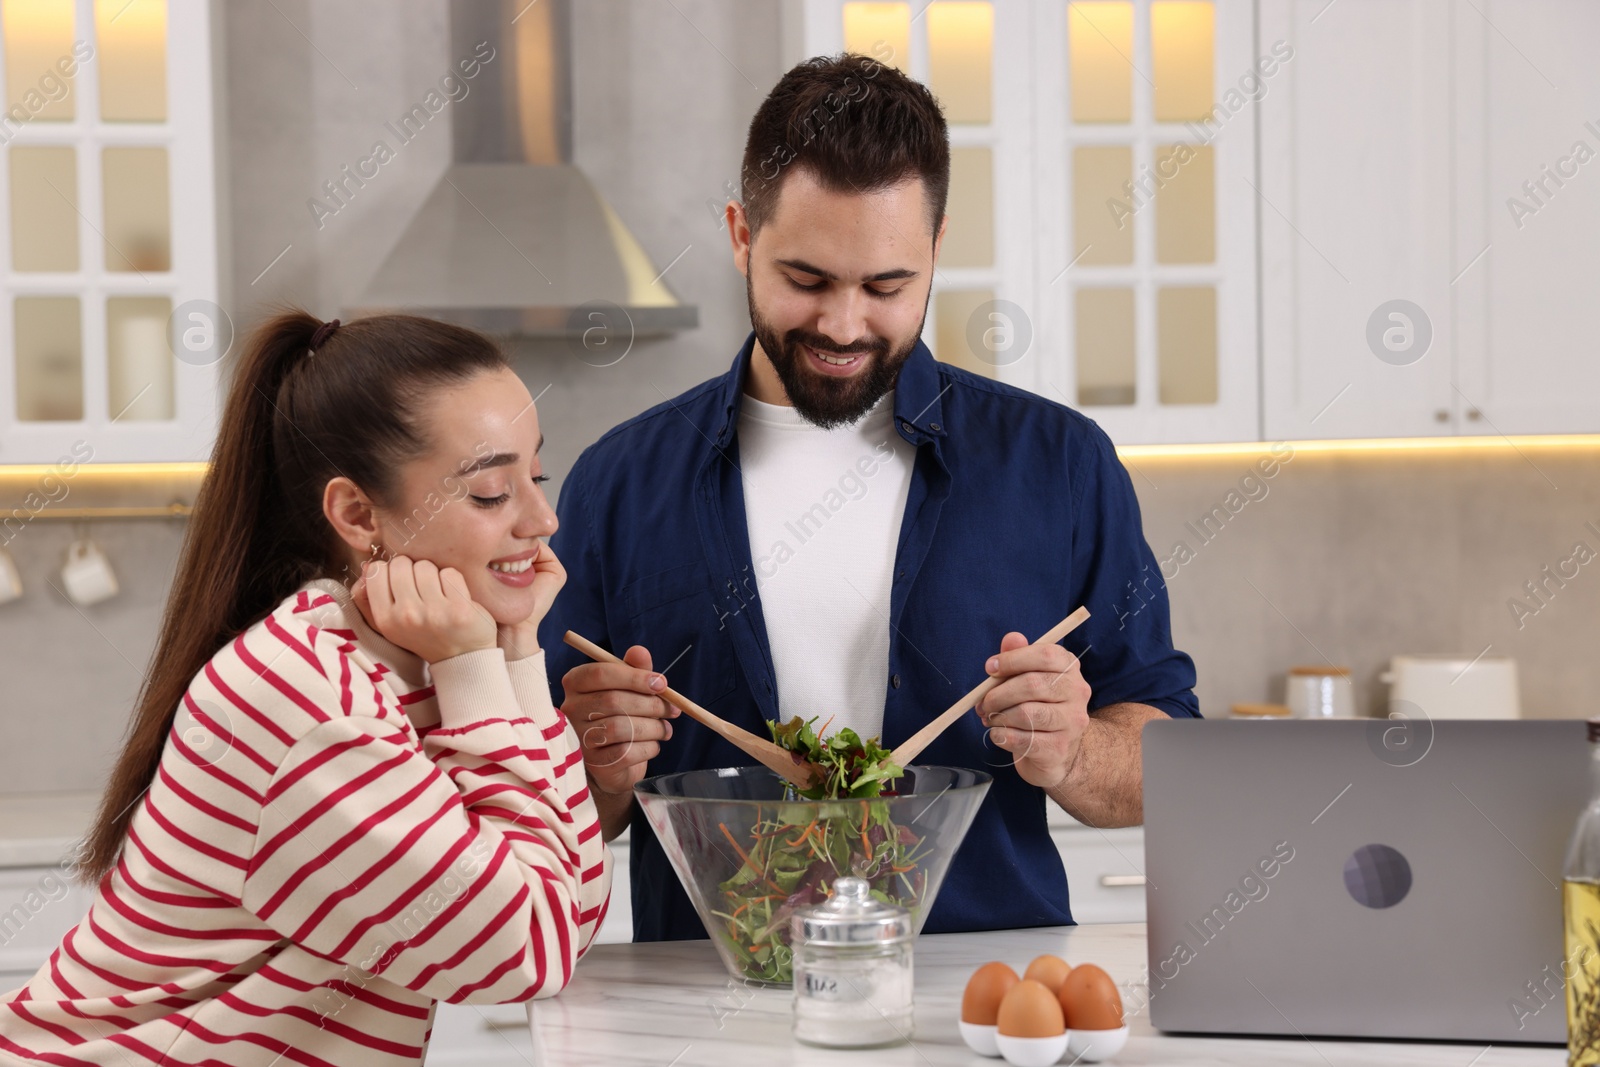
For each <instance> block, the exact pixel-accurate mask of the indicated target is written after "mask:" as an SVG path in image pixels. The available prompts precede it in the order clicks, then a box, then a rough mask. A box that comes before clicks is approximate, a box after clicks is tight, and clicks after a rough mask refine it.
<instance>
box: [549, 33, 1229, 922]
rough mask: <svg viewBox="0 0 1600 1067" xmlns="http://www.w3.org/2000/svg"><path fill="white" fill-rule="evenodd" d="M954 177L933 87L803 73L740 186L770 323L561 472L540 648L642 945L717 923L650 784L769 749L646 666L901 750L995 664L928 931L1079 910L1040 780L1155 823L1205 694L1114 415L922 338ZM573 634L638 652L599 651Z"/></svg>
mask: <svg viewBox="0 0 1600 1067" xmlns="http://www.w3.org/2000/svg"><path fill="white" fill-rule="evenodd" d="M949 175H950V149H949V141H948V137H947V133H946V129H945V123H944V119H943V117H942V115H941V114H940V112H939V108H938V105H937V104H936V102H935V101H934V99H933V97H932V95H931V94H929V92H928V91H927V89H926V88H924V87H923V86H922V85H920V84H918V83H916V82H913V81H911V80H910V79H908V78H906V77H905V76H903V75H902V74H900V73H899V72H898V71H896V70H894V69H893V68H889V67H884V66H881V65H879V64H877V63H876V62H874V61H872V60H870V59H867V58H865V57H862V56H843V57H838V58H833V59H813V60H810V61H808V62H805V63H802V64H800V65H799V66H797V67H795V68H794V69H793V70H791V71H790V72H789V73H788V74H786V75H785V76H784V77H783V79H782V80H781V81H780V82H779V83H778V85H777V86H776V87H775V88H774V89H773V90H772V93H771V94H770V95H769V96H768V97H767V99H766V101H765V102H764V103H763V104H762V105H761V108H760V109H759V110H758V111H757V112H756V116H755V119H754V120H753V121H752V122H751V124H750V133H749V139H748V141H747V143H746V145H745V153H744V164H743V173H742V175H741V179H742V189H741V193H742V195H743V197H744V200H743V203H739V202H737V201H736V202H733V203H730V204H729V205H728V207H727V221H728V230H729V233H730V235H731V238H732V244H733V259H734V264H735V266H737V267H738V269H739V271H740V273H742V274H743V275H744V277H745V282H746V290H747V292H748V295H749V304H750V322H751V325H752V327H753V331H752V333H751V335H750V336H749V337H748V338H747V339H746V340H745V343H744V346H743V347H742V348H741V349H740V350H739V354H738V356H737V357H736V358H735V360H734V363H733V367H732V369H731V370H730V371H729V372H728V373H727V374H726V375H724V376H723V377H721V378H717V379H714V380H712V381H709V382H705V383H703V384H702V385H700V386H698V387H696V388H694V389H691V390H689V391H688V392H687V393H684V394H683V395H681V396H678V397H676V398H674V399H672V400H670V401H668V402H666V403H664V404H661V405H659V406H657V407H655V408H652V409H651V410H649V411H647V412H645V413H644V414H642V415H640V416H638V417H637V418H634V419H631V420H629V421H628V422H625V423H623V424H622V425H621V426H618V427H617V428H615V429H613V430H612V431H610V432H609V433H607V434H606V435H605V436H604V437H602V438H601V439H600V440H599V441H598V442H597V443H595V444H594V445H593V446H592V447H590V448H589V449H588V450H587V451H585V452H584V454H583V455H582V457H581V458H580V459H579V460H578V462H577V464H576V465H575V466H574V467H573V470H572V472H571V474H570V475H569V476H568V478H567V481H566V484H565V486H564V488H563V490H562V493H561V500H560V506H559V509H558V510H559V514H560V519H561V528H560V531H559V532H558V533H557V534H556V536H555V538H554V540H553V542H552V544H553V547H554V548H555V550H556V553H557V555H558V556H559V557H560V558H561V559H562V561H563V562H564V563H565V565H566V567H567V572H568V575H569V580H568V582H567V586H566V589H565V591H564V592H563V593H562V595H561V597H560V598H559V599H558V600H557V602H556V605H555V607H554V609H553V610H552V611H551V612H550V614H549V615H548V616H547V617H546V619H545V625H544V627H543V630H542V632H541V635H540V643H541V646H542V647H543V648H545V649H546V650H547V651H546V655H547V656H548V657H549V661H550V677H551V678H553V679H554V678H560V679H561V688H562V691H561V693H558V694H557V695H558V697H560V700H559V703H560V705H561V707H562V709H563V711H564V712H565V713H566V715H567V716H568V718H570V719H571V720H572V722H573V724H574V726H575V727H576V729H577V731H578V734H579V736H580V738H582V740H583V749H584V760H585V763H586V767H587V771H588V775H589V781H590V787H591V789H592V790H593V791H594V795H595V800H596V803H597V804H598V806H599V810H600V812H601V819H602V823H603V824H604V827H605V834H606V837H607V838H608V839H609V838H612V837H615V836H616V835H617V834H620V833H621V832H622V831H623V829H625V828H626V827H627V826H628V825H630V820H631V823H632V825H633V828H634V832H633V835H632V876H633V915H634V935H635V937H636V939H638V940H663V939H679V938H693V937H701V936H704V928H703V927H702V926H701V923H700V920H699V919H698V918H697V917H696V915H695V913H694V910H693V908H692V907H691V905H690V903H689V901H688V898H687V897H686V896H685V895H684V893H683V891H682V889H681V887H680V886H679V884H678V879H677V877H676V876H675V875H674V874H673V872H672V869H671V866H670V864H669V863H668V861H667V858H666V856H665V854H664V853H663V851H662V849H661V846H660V844H659V843H658V841H657V840H656V836H655V834H654V833H653V832H652V831H651V830H650V829H649V827H648V826H647V825H646V824H645V823H644V821H643V819H642V817H641V816H639V814H638V812H637V809H636V806H635V805H634V803H633V800H632V796H631V787H632V786H633V784H634V783H635V782H637V781H639V780H640V778H642V777H644V776H645V775H646V774H651V775H655V774H666V773H671V772H674V771H684V770H693V769H696V768H703V767H722V766H734V765H740V764H746V763H749V762H750V761H749V760H748V758H747V757H745V756H744V755H743V754H742V753H741V752H739V751H738V750H736V749H735V748H733V747H732V746H730V745H728V744H727V743H726V742H724V741H722V740H721V739H720V738H718V737H717V736H716V735H714V734H712V733H711V732H710V731H709V730H706V729H704V728H703V727H701V726H699V725H698V724H697V723H694V722H692V721H690V720H688V719H680V718H678V717H677V714H678V713H677V711H676V710H675V709H673V708H671V707H670V706H669V705H668V704H666V702H665V701H663V700H662V699H661V698H660V697H659V696H658V695H656V694H657V693H658V692H659V691H660V689H662V688H664V687H665V684H666V681H665V678H664V677H663V675H662V673H659V672H657V671H654V670H652V669H651V668H652V666H653V665H655V664H660V665H661V668H662V670H663V671H665V672H666V673H667V674H668V675H670V677H671V679H672V684H673V686H674V687H675V688H677V689H678V690H680V691H681V692H683V693H684V694H685V695H687V696H689V697H691V698H693V699H694V700H696V701H698V702H699V703H700V704H702V705H704V706H706V707H708V708H710V709H711V710H712V711H714V712H716V713H717V714H719V715H721V716H723V717H724V718H726V719H728V720H729V721H731V722H734V723H737V724H738V725H740V726H743V727H745V728H747V729H749V730H751V731H752V732H754V733H756V734H759V735H763V736H765V734H766V727H765V721H766V720H770V719H781V720H785V721H786V720H788V719H789V718H791V717H793V716H795V715H799V716H803V717H805V718H811V717H812V716H818V717H820V718H819V722H818V725H819V726H821V725H822V723H823V722H826V721H828V720H829V719H831V720H832V724H831V726H830V730H836V729H838V728H840V727H844V726H849V727H852V728H853V729H855V730H856V731H857V732H858V733H859V734H861V735H862V736H863V737H870V736H874V735H879V734H881V735H882V738H883V742H884V744H886V745H888V746H890V747H893V746H894V745H895V744H897V743H899V742H900V741H903V740H905V739H906V738H907V737H909V736H910V735H911V734H912V733H914V732H915V731H916V730H917V729H918V728H919V727H920V726H922V725H924V724H925V723H926V722H928V721H929V720H930V719H931V718H932V717H933V716H935V715H937V714H938V713H939V712H941V711H943V710H944V709H945V708H946V707H948V706H949V705H950V704H952V703H953V702H954V701H955V700H956V699H957V698H958V697H959V696H960V695H961V694H962V693H964V692H966V691H967V690H968V689H970V688H971V687H972V686H973V685H974V684H975V683H976V682H978V681H979V680H981V679H982V677H983V672H984V671H985V670H987V671H988V672H989V673H990V674H995V675H998V676H1000V678H1001V679H1002V680H1001V682H1000V684H999V685H998V686H996V687H995V689H994V690H992V691H991V692H990V693H989V695H988V696H987V697H986V698H985V699H984V701H983V702H982V703H981V704H980V705H979V707H978V709H977V714H974V715H970V716H966V717H964V718H963V719H962V720H961V721H960V722H959V723H957V724H956V725H955V726H953V727H951V728H950V729H949V730H947V731H946V732H945V733H944V735H943V736H942V737H940V738H939V740H938V741H936V742H935V743H934V744H933V745H931V746H930V747H929V748H928V749H927V750H926V751H925V752H924V753H923V755H922V757H921V758H920V760H919V761H918V762H921V763H927V764H945V765H957V766H970V767H978V768H981V769H984V770H987V771H989V772H990V773H992V774H993V775H994V778H995V781H994V785H993V787H992V788H991V790H990V793H989V796H988V797H987V799H986V800H985V803H984V805H983V807H982V809H981V810H980V812H979V814H978V816H977V819H976V820H975V822H974V823H973V826H972V829H971V831H970V832H969V834H968V836H967V839H966V842H965V844H964V845H963V847H962V849H961V850H960V852H959V853H958V854H957V856H956V858H955V861H954V863H953V865H952V867H951V870H950V872H949V874H948V876H947V878H946V880H945V883H944V887H943V889H942V890H941V891H940V895H939V898H938V900H937V901H936V903H935V905H934V908H933V911H932V913H931V914H930V916H929V918H928V922H927V925H926V927H925V928H926V929H927V930H928V931H929V932H938V931H947V930H973V929H986V928H988V929H993V928H1001V927H1020V926H1038V925H1047V924H1057V923H1069V922H1071V921H1072V913H1071V910H1070V908H1069V906H1068V898H1067V881H1066V877H1065V875H1064V872H1063V870H1062V865H1061V860H1060V856H1059V854H1058V853H1057V852H1056V849H1055V847H1054V845H1053V844H1052V843H1051V840H1050V837H1049V834H1048V831H1047V829H1046V825H1045V802H1046V800H1047V799H1048V800H1049V801H1050V802H1052V803H1056V804H1059V805H1061V806H1062V807H1063V808H1065V809H1066V810H1067V811H1069V812H1071V813H1072V814H1073V815H1075V816H1077V817H1078V818H1079V819H1081V820H1083V821H1084V822H1087V823H1090V824H1092V825H1096V826H1128V825H1133V824H1137V823H1139V822H1140V821H1141V819H1142V805H1141V799H1140V795H1141V785H1142V780H1141V771H1140V759H1139V730H1140V727H1141V726H1142V725H1143V724H1144V723H1145V722H1147V721H1148V720H1150V719H1154V718H1158V717H1160V716H1162V715H1171V716H1184V715H1198V714H1199V712H1198V709H1197V705H1196V701H1195V698H1194V694H1193V692H1192V687H1193V685H1194V665H1193V663H1192V662H1191V661H1190V659H1189V657H1188V656H1186V655H1184V654H1183V653H1181V652H1178V651H1175V650H1174V649H1173V647H1172V641H1171V637H1170V633H1169V626H1168V605H1167V596H1166V591H1165V588H1164V585H1163V583H1162V581H1161V577H1160V572H1159V570H1158V568H1157V566H1156V562H1155V559H1154V557H1153V555H1152V554H1151V552H1150V549H1149V546H1148V545H1146V543H1145V541H1144V537H1143V534H1142V531H1141V528H1140V524H1139V508H1138V502H1137V500H1136V499H1135V497H1134V494H1133V488H1132V485H1131V484H1130V482H1129V480H1128V476H1127V473H1126V472H1125V471H1124V470H1123V468H1122V466H1121V465H1120V463H1118V461H1117V458H1116V454H1115V452H1114V451H1113V449H1112V446H1111V443H1110V441H1109V440H1107V438H1106V436H1105V434H1104V433H1102V432H1101V431H1100V429H1099V428H1098V427H1096V426H1095V425H1094V423H1092V422H1090V421H1089V420H1088V419H1087V418H1085V417H1083V416H1082V415H1079V414H1078V413H1076V412H1074V411H1072V410H1070V409H1068V408H1066V407H1063V406H1061V405H1059V404H1055V403H1052V402H1050V401H1048V400H1045V399H1043V398H1041V397H1038V396H1035V395H1033V394H1031V393H1027V392H1023V391H1022V390H1018V389H1014V388H1010V387H1008V386H1005V385H1001V384H999V383H997V382H993V381H990V380H988V379H986V378H982V377H978V376H976V375H972V374H969V373H966V372H964V371H961V370H958V369H955V368H953V367H951V366H949V365H947V364H943V363H938V362H935V361H934V359H933V357H932V355H931V354H930V353H929V351H928V349H927V348H926V347H925V346H924V345H923V344H922V343H921V341H920V340H919V337H920V335H921V333H922V327H923V320H924V318H925V316H926V314H927V306H928V296H929V287H930V284H931V282H932V277H933V270H934V265H935V264H936V263H937V261H938V257H939V246H940V243H941V241H942V239H943V236H944V232H945V217H944V208H945V196H946V192H947V189H948V187H949ZM1080 604H1081V605H1086V606H1087V607H1088V608H1089V610H1090V611H1091V612H1092V617H1091V618H1090V620H1089V621H1088V622H1087V623H1086V624H1085V625H1084V626H1083V627H1081V628H1080V629H1079V630H1077V631H1076V632H1075V633H1074V634H1072V635H1071V636H1070V637H1068V639H1067V641H1066V647H1063V646H1062V645H1052V646H1048V647H1043V648H1035V647H1031V646H1030V645H1029V644H1028V642H1029V641H1031V640H1033V639H1034V638H1037V637H1038V636H1039V635H1040V634H1042V633H1044V632H1045V631H1046V630H1048V629H1049V628H1050V627H1051V626H1053V625H1054V624H1055V623H1056V622H1058V621H1059V620H1060V619H1061V618H1062V617H1063V616H1065V615H1066V614H1067V613H1068V612H1070V611H1071V610H1072V609H1073V608H1076V607H1077V606H1079V605H1080ZM567 629H572V630H576V631H577V632H579V633H581V634H583V635H585V636H586V637H589V638H591V639H593V640H595V641H597V642H599V643H600V644H602V645H605V646H607V647H609V648H611V649H626V650H627V651H626V653H625V659H626V661H627V664H628V665H627V666H622V665H605V664H596V663H590V662H588V661H587V660H586V658H585V657H583V656H581V655H579V654H577V653H575V652H574V651H573V650H571V649H570V648H568V647H567V646H566V645H564V644H563V643H562V641H561V635H562V633H563V632H564V631H565V630H567ZM1068 649H1070V650H1071V651H1068ZM1080 659H1081V663H1080Z"/></svg>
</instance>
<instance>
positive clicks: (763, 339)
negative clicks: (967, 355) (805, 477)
mask: <svg viewBox="0 0 1600 1067" xmlns="http://www.w3.org/2000/svg"><path fill="white" fill-rule="evenodd" d="M745 300H746V302H747V303H749V305H750V325H751V326H752V327H753V328H754V329H755V332H756V340H757V341H758V342H760V344H761V350H762V351H764V352H765V353H766V354H767V358H768V359H769V360H771V361H772V366H773V368H774V369H775V370H776V371H777V372H778V380H779V381H781V382H782V383H783V391H784V392H785V393H787V394H789V402H790V403H791V404H793V405H794V409H795V410H796V411H798V412H799V413H800V417H801V418H803V419H805V420H806V421H807V422H810V423H813V424H815V425H817V426H820V427H822V428H823V429H824V430H831V429H833V428H834V427H835V426H847V425H849V424H850V423H852V422H855V421H856V420H857V419H859V418H861V416H863V415H865V414H866V413H867V412H868V411H870V410H872V406H873V405H874V404H876V403H877V402H878V401H879V400H882V399H883V396H884V394H885V393H887V392H888V391H889V390H890V389H893V388H894V383H895V382H896V380H898V379H899V377H900V368H901V367H903V366H905V362H906V360H907V359H909V358H910V357H911V351H912V349H914V348H916V347H917V340H918V338H919V337H921V335H922V323H920V322H919V323H918V324H917V331H916V333H913V334H912V335H911V338H910V340H908V341H906V343H905V344H904V345H902V346H901V347H900V348H898V349H895V350H894V351H892V352H891V351H890V350H889V342H888V341H887V340H886V339H884V338H882V337H863V338H858V339H857V340H855V341H852V342H850V344H848V345H845V346H844V347H843V348H841V347H840V346H839V345H837V344H835V343H834V342H832V341H830V340H828V339H827V338H826V337H823V336H821V335H820V334H815V333H812V332H810V331H809V330H790V331H789V332H788V333H786V334H784V335H783V336H782V337H779V336H778V331H777V330H776V329H774V328H773V326H772V324H771V323H770V322H768V321H767V320H766V319H765V318H763V317H762V316H761V313H760V312H758V311H757V310H756V301H755V295H754V294H753V293H752V292H751V291H750V283H749V281H748V280H747V281H746V282H745ZM922 313H923V318H924V319H926V318H927V313H928V312H927V308H926V306H924V308H923V312H922ZM801 345H806V346H808V347H811V348H815V349H816V350H817V351H818V352H826V353H828V354H829V355H838V356H851V355H856V354H863V355H862V358H863V359H864V360H865V361H866V366H865V367H863V368H862V369H861V370H859V371H857V372H856V373H855V374H853V375H851V376H850V377H848V378H833V377H829V376H826V375H824V374H821V373H820V372H818V371H814V370H811V369H810V368H808V367H807V366H805V364H806V362H807V361H808V360H809V359H810V357H809V356H807V355H806V354H805V353H804V352H802V351H801V350H800V346H801Z"/></svg>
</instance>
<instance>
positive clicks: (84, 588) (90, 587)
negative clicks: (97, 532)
mask: <svg viewBox="0 0 1600 1067" xmlns="http://www.w3.org/2000/svg"><path fill="white" fill-rule="evenodd" d="M61 581H62V582H63V583H64V584H65V585H66V587H67V596H68V597H70V598H71V599H72V601H73V602H74V603H76V604H82V605H84V606H87V605H89V604H98V603H100V601H102V600H108V599H110V598H111V597H114V596H116V595H117V575H116V572H114V571H113V570H112V569H111V561H110V560H108V559H106V556H105V553H104V552H101V551H100V549H99V547H98V546H96V545H95V544H94V542H92V541H90V540H88V539H87V538H84V539H82V540H78V541H74V542H72V544H71V545H70V546H68V548H67V563H66V566H64V567H62V568H61Z"/></svg>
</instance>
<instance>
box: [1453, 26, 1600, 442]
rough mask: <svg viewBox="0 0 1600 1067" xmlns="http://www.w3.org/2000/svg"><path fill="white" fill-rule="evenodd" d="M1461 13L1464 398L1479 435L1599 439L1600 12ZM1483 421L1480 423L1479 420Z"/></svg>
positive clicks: (1458, 184) (1458, 108)
mask: <svg viewBox="0 0 1600 1067" xmlns="http://www.w3.org/2000/svg"><path fill="white" fill-rule="evenodd" d="M1478 6H1479V7H1480V8H1481V15H1480V14H1478V13H1477V12H1474V11H1473V10H1471V9H1470V7H1469V8H1466V9H1462V10H1457V11H1455V13H1454V42H1455V47H1454V51H1455V55H1456V56H1457V57H1459V58H1458V60H1457V62H1456V76H1455V77H1456V84H1455V87H1454V89H1455V102H1454V103H1455V106H1454V113H1455V137H1456V146H1457V147H1456V155H1457V158H1458V159H1460V160H1462V161H1463V165H1462V166H1459V167H1457V168H1456V170H1455V172H1454V179H1455V185H1454V188H1453V190H1452V199H1453V200H1454V201H1455V202H1456V203H1457V204H1458V205H1459V217H1458V220H1457V226H1458V231H1459V232H1458V235H1457V239H1456V247H1457V249H1458V250H1459V255H1460V259H1461V260H1462V262H1463V263H1465V262H1466V261H1467V260H1468V259H1471V258H1472V257H1475V256H1480V255H1481V258H1480V259H1479V260H1478V261H1477V263H1476V264H1475V265H1474V266H1473V267H1472V268H1471V269H1470V270H1468V271H1466V272H1465V273H1464V274H1463V275H1462V276H1461V278H1460V280H1459V281H1457V282H1456V284H1455V289H1456V301H1455V307H1456V310H1457V315H1458V332H1459V371H1458V383H1457V386H1458V389H1459V391H1460V395H1459V396H1458V397H1457V399H1458V400H1459V401H1460V402H1461V403H1462V404H1463V405H1466V406H1467V411H1466V429H1467V431H1468V432H1476V433H1494V432H1499V433H1504V434H1535V433H1594V432H1597V431H1600V358H1596V347H1597V340H1596V338H1600V301H1597V300H1596V299H1595V293H1594V289H1595V280H1596V279H1597V278H1600V241H1597V240H1596V237H1597V236H1600V67H1597V66H1596V64H1595V62H1594V50H1593V47H1592V45H1593V42H1594V41H1596V40H1600V5H1597V4H1595V3H1593V2H1591V0H1539V2H1538V3H1528V2H1526V0H1522V2H1518V3H1507V2H1506V0H1479V3H1478ZM1474 411H1477V412H1479V414H1478V416H1477V417H1476V418H1475V417H1474V415H1473V412H1474Z"/></svg>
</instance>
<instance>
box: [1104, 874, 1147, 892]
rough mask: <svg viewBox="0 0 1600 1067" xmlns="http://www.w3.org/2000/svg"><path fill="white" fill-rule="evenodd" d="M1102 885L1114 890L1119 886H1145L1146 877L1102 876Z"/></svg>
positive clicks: (1133, 875) (1135, 875) (1129, 875)
mask: <svg viewBox="0 0 1600 1067" xmlns="http://www.w3.org/2000/svg"><path fill="white" fill-rule="evenodd" d="M1100 884H1101V885H1103V886H1105V887H1106V888H1107V889H1112V888H1115V887H1117V886H1129V885H1133V886H1137V885H1144V875H1142V874H1102V875H1101V876H1100Z"/></svg>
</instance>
